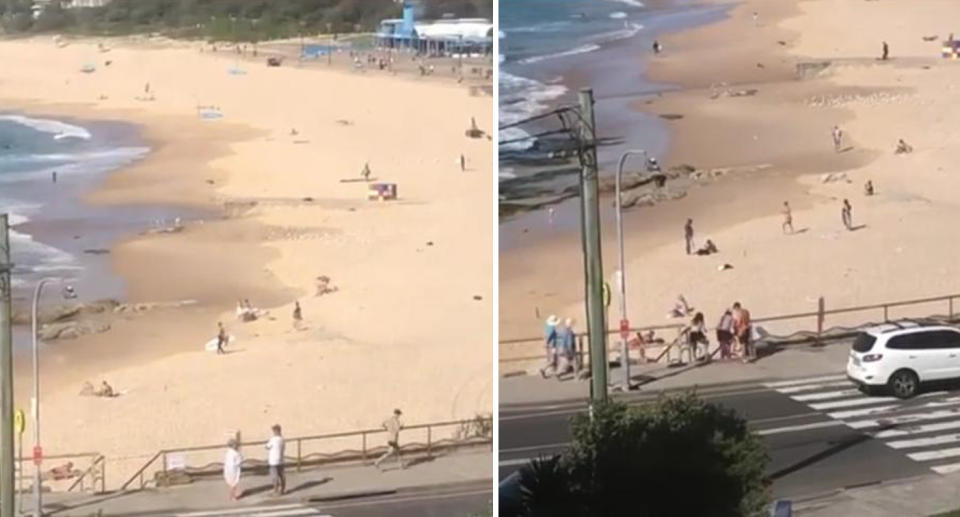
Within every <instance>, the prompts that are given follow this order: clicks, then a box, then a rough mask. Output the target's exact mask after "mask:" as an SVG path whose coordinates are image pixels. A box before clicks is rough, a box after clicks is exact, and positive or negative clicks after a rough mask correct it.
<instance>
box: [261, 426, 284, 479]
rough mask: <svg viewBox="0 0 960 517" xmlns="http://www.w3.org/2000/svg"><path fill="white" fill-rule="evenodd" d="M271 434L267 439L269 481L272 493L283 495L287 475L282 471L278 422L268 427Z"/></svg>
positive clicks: (281, 451) (281, 441) (281, 446)
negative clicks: (271, 485)
mask: <svg viewBox="0 0 960 517" xmlns="http://www.w3.org/2000/svg"><path fill="white" fill-rule="evenodd" d="M270 430H271V431H272V432H273V436H271V437H270V439H269V440H267V445H266V447H267V465H268V466H269V467H270V483H272V484H273V495H278V496H279V495H283V494H284V492H286V490H287V477H286V476H285V475H284V473H283V449H284V440H283V435H282V434H281V433H280V424H273V427H271V428H270Z"/></svg>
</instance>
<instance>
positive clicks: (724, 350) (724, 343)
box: [717, 309, 733, 359]
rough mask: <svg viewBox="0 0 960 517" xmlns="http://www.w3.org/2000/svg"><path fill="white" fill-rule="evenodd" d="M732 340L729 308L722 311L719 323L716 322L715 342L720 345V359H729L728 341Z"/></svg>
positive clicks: (731, 316)
mask: <svg viewBox="0 0 960 517" xmlns="http://www.w3.org/2000/svg"><path fill="white" fill-rule="evenodd" d="M732 341H733V313H732V312H730V309H726V310H725V311H723V316H720V323H717V344H719V345H720V359H730V358H731V357H732V354H731V353H730V343H731V342H732Z"/></svg>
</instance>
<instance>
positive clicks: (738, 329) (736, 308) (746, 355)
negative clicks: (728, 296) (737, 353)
mask: <svg viewBox="0 0 960 517" xmlns="http://www.w3.org/2000/svg"><path fill="white" fill-rule="evenodd" d="M732 312H733V333H734V336H735V337H736V338H737V342H738V343H739V344H740V348H741V349H742V350H743V362H744V363H746V362H749V361H750V360H751V359H753V358H754V355H755V354H754V350H753V343H751V342H750V311H748V310H747V309H745V308H743V306H741V305H740V302H735V303H734V304H733V311H732Z"/></svg>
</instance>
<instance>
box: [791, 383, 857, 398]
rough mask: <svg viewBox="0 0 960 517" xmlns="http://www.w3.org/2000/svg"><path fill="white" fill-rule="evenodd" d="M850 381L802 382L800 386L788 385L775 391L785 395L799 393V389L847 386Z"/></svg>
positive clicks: (809, 389) (811, 389)
mask: <svg viewBox="0 0 960 517" xmlns="http://www.w3.org/2000/svg"><path fill="white" fill-rule="evenodd" d="M849 385H850V381H837V382H825V383H823V384H802V385H800V386H788V387H786V388H779V389H777V391H779V392H780V393H783V394H785V395H789V394H791V393H800V392H801V391H813V390H819V389H823V388H839V387H840V386H849Z"/></svg>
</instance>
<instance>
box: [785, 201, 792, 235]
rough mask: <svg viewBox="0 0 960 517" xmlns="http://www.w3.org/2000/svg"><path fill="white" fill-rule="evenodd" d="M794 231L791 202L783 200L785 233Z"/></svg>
mask: <svg viewBox="0 0 960 517" xmlns="http://www.w3.org/2000/svg"><path fill="white" fill-rule="evenodd" d="M788 229H789V230H790V231H789V233H793V212H792V211H791V210H790V203H788V202H787V201H784V202H783V233H788V232H787V230H788Z"/></svg>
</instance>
